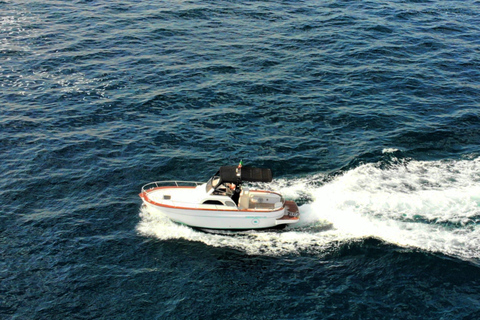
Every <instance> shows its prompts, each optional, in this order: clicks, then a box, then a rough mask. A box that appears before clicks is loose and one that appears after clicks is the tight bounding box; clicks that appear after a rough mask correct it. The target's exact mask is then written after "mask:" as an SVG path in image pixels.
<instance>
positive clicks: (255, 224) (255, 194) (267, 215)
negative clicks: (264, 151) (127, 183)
mask: <svg viewBox="0 0 480 320" xmlns="http://www.w3.org/2000/svg"><path fill="white" fill-rule="evenodd" d="M271 181H272V171H271V170H270V169H268V168H254V167H246V166H245V167H244V166H243V165H242V164H241V163H240V164H239V165H238V166H222V167H220V169H219V170H218V171H217V173H215V174H214V175H213V176H212V177H211V178H210V179H209V180H208V181H207V182H204V183H202V182H195V181H156V182H151V183H148V184H146V185H144V186H143V187H142V190H141V193H140V194H139V196H140V197H141V198H142V201H143V204H144V206H146V208H147V211H148V213H149V214H151V215H165V216H167V217H168V218H169V219H170V220H172V221H174V222H176V223H179V224H183V225H187V226H190V227H193V228H199V229H209V230H212V229H213V230H250V229H269V228H283V227H285V226H287V225H290V224H293V223H296V222H298V221H299V219H300V212H299V210H298V206H297V204H296V203H295V202H294V201H289V200H287V201H286V200H285V199H284V197H283V196H282V195H281V194H280V193H278V192H273V191H267V190H256V189H253V188H252V189H250V188H249V187H248V183H249V182H253V183H257V185H259V184H258V183H268V182H271Z"/></svg>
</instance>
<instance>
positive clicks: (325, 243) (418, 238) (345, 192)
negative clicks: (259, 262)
mask: <svg viewBox="0 0 480 320" xmlns="http://www.w3.org/2000/svg"><path fill="white" fill-rule="evenodd" d="M323 180H324V177H323V176H321V175H317V176H314V177H311V178H303V179H296V180H276V181H275V182H274V183H275V184H276V185H275V187H276V189H277V190H280V191H281V192H282V193H283V194H285V195H286V197H287V198H288V197H290V198H296V197H297V198H298V197H301V196H304V195H307V196H308V197H310V198H311V199H313V201H312V202H311V203H308V204H305V205H303V206H301V207H300V211H301V214H302V215H301V220H300V222H299V223H298V224H297V225H295V227H293V228H287V229H286V230H285V231H282V232H273V231H272V232H265V231H263V232H255V231H250V232H245V233H241V234H237V235H234V236H232V235H221V234H220V235H219V234H207V233H203V232H200V231H195V230H193V229H191V228H188V227H185V226H179V225H176V224H174V223H172V222H170V221H169V220H168V219H167V218H157V219H156V220H154V219H152V218H151V217H149V215H148V213H147V212H146V211H143V210H144V209H142V213H141V216H142V221H141V222H140V224H139V225H138V228H137V229H138V231H139V232H140V233H142V234H145V235H150V236H154V237H157V238H160V239H179V238H183V239H187V240H191V241H200V242H203V243H205V244H207V245H210V246H215V247H231V248H235V249H238V250H242V251H244V252H246V253H248V254H267V255H279V254H289V253H299V252H305V251H307V252H311V251H314V252H322V251H325V250H327V249H329V248H331V247H332V246H335V245H337V244H338V243H343V242H347V241H351V240H354V239H359V238H364V237H375V238H379V239H382V240H383V241H386V242H389V243H393V244H396V245H399V246H404V247H415V248H419V249H422V250H426V251H432V252H442V253H444V254H447V255H451V256H456V257H461V258H467V259H470V258H471V259H479V258H480V229H479V227H478V224H479V222H480V158H476V159H473V160H462V161H409V162H399V163H398V164H395V165H392V166H390V167H389V168H386V169H385V168H381V167H380V166H379V165H377V164H366V165H362V166H360V167H358V168H355V169H352V170H350V171H348V172H346V173H344V174H343V175H341V176H339V177H337V178H335V179H334V180H333V181H331V182H328V183H325V184H323V185H320V186H319V182H320V181H323Z"/></svg>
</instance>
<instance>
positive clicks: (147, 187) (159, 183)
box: [142, 180, 204, 192]
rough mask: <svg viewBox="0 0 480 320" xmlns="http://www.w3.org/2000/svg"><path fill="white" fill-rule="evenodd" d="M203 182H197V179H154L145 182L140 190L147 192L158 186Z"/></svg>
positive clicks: (191, 184) (189, 185) (199, 183)
mask: <svg viewBox="0 0 480 320" xmlns="http://www.w3.org/2000/svg"><path fill="white" fill-rule="evenodd" d="M203 183H204V182H198V181H178V180H169V181H154V182H150V183H147V184H146V185H144V186H143V187H142V192H148V191H149V190H152V189H155V188H160V187H171V186H177V187H196V186H199V185H201V184H203Z"/></svg>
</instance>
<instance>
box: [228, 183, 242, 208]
mask: <svg viewBox="0 0 480 320" xmlns="http://www.w3.org/2000/svg"><path fill="white" fill-rule="evenodd" d="M230 190H232V191H233V194H232V196H231V198H232V200H233V202H235V204H236V205H237V206H238V199H240V192H242V189H241V188H240V185H236V184H235V183H231V184H230Z"/></svg>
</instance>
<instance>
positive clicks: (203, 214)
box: [145, 202, 296, 230]
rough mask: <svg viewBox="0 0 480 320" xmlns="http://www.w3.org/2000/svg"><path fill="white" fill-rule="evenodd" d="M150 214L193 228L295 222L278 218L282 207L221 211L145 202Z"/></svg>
mask: <svg viewBox="0 0 480 320" xmlns="http://www.w3.org/2000/svg"><path fill="white" fill-rule="evenodd" d="M145 205H146V207H147V210H148V212H149V213H150V214H154V215H155V214H161V215H165V216H167V217H168V218H169V219H170V220H172V221H174V222H177V223H180V224H184V225H187V226H190V227H195V228H205V229H225V230H235V229H237V230H249V229H268V228H274V227H278V226H279V225H286V224H289V223H293V222H296V221H295V220H279V219H281V218H282V217H283V216H284V209H282V210H279V211H278V212H241V211H240V212H239V211H232V212H231V213H230V212H222V213H219V212H218V211H213V210H186V209H174V208H165V207H160V206H156V205H153V204H150V203H148V202H147V203H145Z"/></svg>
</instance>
